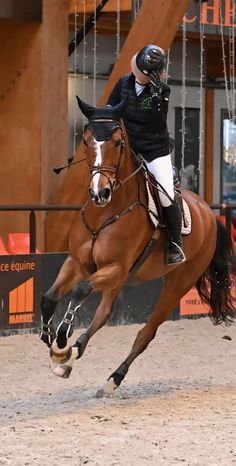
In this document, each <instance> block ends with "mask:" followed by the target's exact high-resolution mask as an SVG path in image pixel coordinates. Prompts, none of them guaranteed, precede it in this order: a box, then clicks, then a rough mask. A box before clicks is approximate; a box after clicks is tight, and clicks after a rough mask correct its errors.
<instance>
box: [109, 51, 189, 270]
mask: <svg viewBox="0 0 236 466" xmlns="http://www.w3.org/2000/svg"><path fill="white" fill-rule="evenodd" d="M165 67H166V56H165V52H164V50H163V49H162V48H161V47H158V46H157V45H152V44H151V45H147V46H146V47H144V48H143V49H141V50H140V51H139V52H138V53H137V54H135V55H134V56H133V58H132V59H131V70H132V73H131V74H129V75H127V76H122V77H121V78H120V79H119V80H118V82H117V83H116V85H115V87H114V88H113V90H112V92H111V94H110V96H109V99H108V102H107V105H112V106H114V105H116V104H117V103H118V102H120V101H121V100H122V99H124V98H125V97H127V96H128V97H129V100H128V108H127V110H126V112H125V114H124V116H123V121H124V125H125V128H126V131H127V134H128V138H129V143H130V145H131V147H132V149H133V150H134V152H135V153H140V154H141V155H142V157H143V158H144V160H145V163H146V165H147V167H148V170H149V171H150V172H151V173H152V174H153V176H154V177H155V179H156V181H157V182H158V183H160V185H161V187H160V189H161V191H159V197H160V203H161V205H162V207H163V215H164V218H165V221H166V224H167V227H168V232H169V236H170V238H169V242H168V247H167V251H166V263H167V264H170V265H172V264H176V263H179V262H183V261H185V260H186V258H185V255H184V252H183V242H182V236H181V225H182V218H181V212H180V208H179V205H178V203H176V201H175V199H174V181H173V169H172V161H171V154H170V152H171V143H170V139H169V134H168V129H167V113H168V105H169V95H170V88H169V86H167V85H166V84H165V83H164V77H165ZM162 187H163V188H164V190H163V192H162ZM166 193H167V194H166Z"/></svg>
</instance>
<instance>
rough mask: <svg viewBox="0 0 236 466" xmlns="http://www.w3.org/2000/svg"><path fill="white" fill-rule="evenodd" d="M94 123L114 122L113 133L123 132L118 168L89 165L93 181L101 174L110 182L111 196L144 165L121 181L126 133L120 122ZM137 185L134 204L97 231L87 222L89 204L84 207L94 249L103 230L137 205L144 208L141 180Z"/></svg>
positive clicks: (83, 211) (86, 223) (141, 164)
mask: <svg viewBox="0 0 236 466" xmlns="http://www.w3.org/2000/svg"><path fill="white" fill-rule="evenodd" d="M92 122H96V123H97V122H104V123H105V122H107V123H108V122H113V123H114V127H113V128H112V132H114V131H115V130H116V129H117V128H119V129H120V130H121V135H122V140H121V144H120V145H121V150H120V155H119V160H118V164H117V166H116V167H111V166H109V165H92V166H90V165H89V171H90V173H91V174H92V176H91V180H92V178H93V177H94V176H95V175H96V174H97V173H100V174H102V175H103V176H105V177H106V178H107V179H108V182H109V185H110V188H111V195H112V194H113V193H114V192H116V191H117V190H118V189H119V188H120V187H121V186H123V185H124V184H125V183H127V182H128V181H129V180H130V179H131V178H133V177H134V176H136V175H137V174H138V173H139V172H140V171H141V170H142V169H143V167H144V164H143V162H142V161H141V163H140V164H139V166H138V168H137V169H136V170H134V171H133V172H132V173H131V174H130V175H128V176H127V177H126V178H124V179H123V180H121V179H120V177H119V176H118V174H119V169H120V166H121V161H122V157H123V156H124V149H125V140H124V131H123V129H122V127H121V124H120V123H119V122H118V121H115V120H112V119H93V120H92ZM131 151H132V150H131ZM132 154H133V156H135V154H134V153H133V151H132ZM106 172H108V173H112V174H113V173H114V174H115V175H116V176H117V177H115V178H114V179H113V180H111V178H110V177H109V176H108V175H107V174H106ZM91 180H90V182H91ZM137 183H138V195H137V198H136V200H135V201H134V202H133V203H132V204H130V205H129V206H128V207H127V208H125V209H124V210H122V211H121V212H119V213H117V214H115V215H113V216H112V217H110V218H108V219H107V220H106V221H105V222H103V223H102V224H101V225H100V226H99V227H98V228H97V229H96V230H93V229H92V228H91V227H90V225H89V223H88V222H87V220H86V209H87V206H88V202H87V203H86V204H85V205H84V207H83V208H82V211H81V216H82V221H83V223H84V225H85V227H86V228H87V230H88V231H89V232H90V234H91V238H92V242H93V244H92V247H93V245H94V242H95V241H96V239H97V237H98V234H99V233H100V231H101V230H103V229H104V228H105V227H107V226H108V225H111V224H112V223H114V222H116V221H117V220H119V219H120V218H121V217H122V216H123V215H125V214H128V213H129V212H131V211H132V210H133V208H134V207H136V206H137V205H143V206H144V204H143V203H142V201H141V200H140V182H139V180H138V181H137Z"/></svg>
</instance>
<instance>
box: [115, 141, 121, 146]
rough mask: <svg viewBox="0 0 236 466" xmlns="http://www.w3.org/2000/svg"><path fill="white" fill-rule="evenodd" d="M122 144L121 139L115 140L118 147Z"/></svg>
mask: <svg viewBox="0 0 236 466" xmlns="http://www.w3.org/2000/svg"><path fill="white" fill-rule="evenodd" d="M120 145H121V139H117V140H116V142H115V147H118V146H120Z"/></svg>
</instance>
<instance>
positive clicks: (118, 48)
mask: <svg viewBox="0 0 236 466" xmlns="http://www.w3.org/2000/svg"><path fill="white" fill-rule="evenodd" d="M115 55H116V60H118V58H119V56H120V0H116V52H115Z"/></svg>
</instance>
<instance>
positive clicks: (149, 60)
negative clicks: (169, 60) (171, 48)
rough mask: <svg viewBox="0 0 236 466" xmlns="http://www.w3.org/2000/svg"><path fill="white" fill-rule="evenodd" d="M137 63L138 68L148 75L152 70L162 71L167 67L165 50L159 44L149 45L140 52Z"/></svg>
mask: <svg viewBox="0 0 236 466" xmlns="http://www.w3.org/2000/svg"><path fill="white" fill-rule="evenodd" d="M136 65H137V67H138V69H139V70H140V71H141V72H142V73H143V74H146V75H149V74H150V73H151V72H152V71H158V73H161V72H162V71H163V70H164V69H165V67H166V56H165V52H164V50H163V49H162V48H161V47H158V46H157V45H152V44H150V45H147V46H146V47H144V48H143V49H141V50H140V52H138V54H137V57H136Z"/></svg>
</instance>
